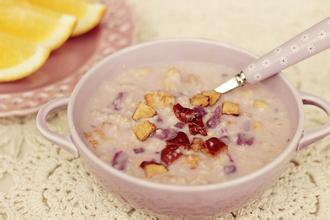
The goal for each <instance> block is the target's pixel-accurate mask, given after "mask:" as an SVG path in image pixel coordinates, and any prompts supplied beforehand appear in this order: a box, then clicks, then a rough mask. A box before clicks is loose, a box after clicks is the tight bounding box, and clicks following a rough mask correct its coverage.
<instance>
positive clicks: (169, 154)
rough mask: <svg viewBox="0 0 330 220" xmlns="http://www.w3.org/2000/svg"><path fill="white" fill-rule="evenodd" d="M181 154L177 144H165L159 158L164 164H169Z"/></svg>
mask: <svg viewBox="0 0 330 220" xmlns="http://www.w3.org/2000/svg"><path fill="white" fill-rule="evenodd" d="M181 156H182V153H181V152H180V151H179V146H177V145H167V146H166V147H165V148H164V149H163V150H162V152H161V153H160V159H161V160H162V161H163V162H164V163H165V164H166V165H170V164H171V163H173V162H174V161H176V160H177V159H179V158H180V157H181Z"/></svg>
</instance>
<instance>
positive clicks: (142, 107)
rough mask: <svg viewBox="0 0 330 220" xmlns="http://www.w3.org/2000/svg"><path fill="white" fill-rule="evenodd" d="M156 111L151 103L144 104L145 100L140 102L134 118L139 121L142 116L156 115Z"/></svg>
mask: <svg viewBox="0 0 330 220" xmlns="http://www.w3.org/2000/svg"><path fill="white" fill-rule="evenodd" d="M156 114H157V113H156V111H155V110H154V109H153V108H152V107H150V106H149V105H146V104H144V103H143V102H140V103H139V104H138V106H137V108H136V110H135V112H134V114H133V116H132V118H133V119H134V120H135V121H137V120H140V119H141V118H150V117H153V116H154V115H156Z"/></svg>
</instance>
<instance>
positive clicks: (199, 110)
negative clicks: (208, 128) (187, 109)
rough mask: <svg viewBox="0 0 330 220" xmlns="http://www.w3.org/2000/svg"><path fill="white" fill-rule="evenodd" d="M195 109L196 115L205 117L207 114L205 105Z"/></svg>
mask: <svg viewBox="0 0 330 220" xmlns="http://www.w3.org/2000/svg"><path fill="white" fill-rule="evenodd" d="M193 110H194V115H195V116H197V117H198V116H201V117H204V116H205V115H206V114H207V112H206V111H205V108H204V107H203V106H198V107H195V108H194V109H193Z"/></svg>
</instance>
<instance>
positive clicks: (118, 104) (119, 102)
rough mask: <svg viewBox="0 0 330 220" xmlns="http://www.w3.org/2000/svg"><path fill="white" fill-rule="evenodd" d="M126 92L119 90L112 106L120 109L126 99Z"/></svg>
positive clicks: (117, 109)
mask: <svg viewBox="0 0 330 220" xmlns="http://www.w3.org/2000/svg"><path fill="white" fill-rule="evenodd" d="M125 96H126V93H124V92H119V93H118V94H117V96H116V98H115V99H114V100H113V102H112V103H111V105H112V108H113V109H114V110H116V111H119V110H120V109H121V108H122V103H123V101H124V99H125Z"/></svg>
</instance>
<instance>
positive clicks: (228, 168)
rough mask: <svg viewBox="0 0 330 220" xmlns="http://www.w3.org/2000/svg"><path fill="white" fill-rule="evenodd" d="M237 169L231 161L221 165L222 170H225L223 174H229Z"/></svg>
mask: <svg viewBox="0 0 330 220" xmlns="http://www.w3.org/2000/svg"><path fill="white" fill-rule="evenodd" d="M236 170H237V168H236V165H235V164H233V163H231V164H228V165H226V166H224V167H223V171H224V172H225V174H227V175H230V174H233V173H235V172H236Z"/></svg>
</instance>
